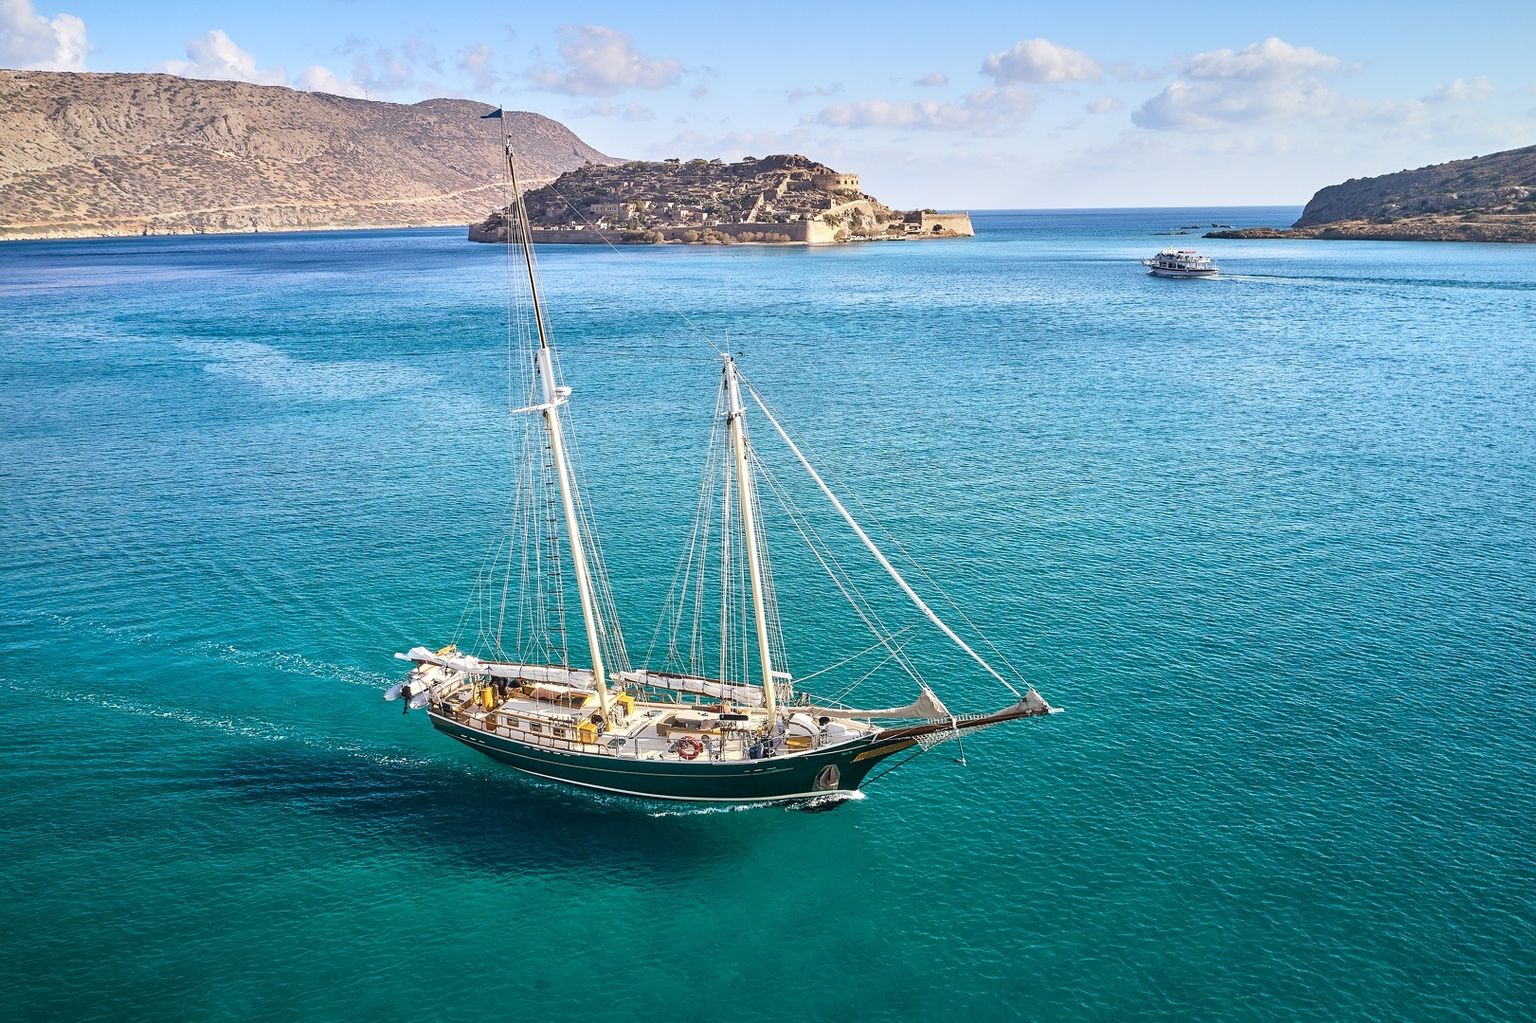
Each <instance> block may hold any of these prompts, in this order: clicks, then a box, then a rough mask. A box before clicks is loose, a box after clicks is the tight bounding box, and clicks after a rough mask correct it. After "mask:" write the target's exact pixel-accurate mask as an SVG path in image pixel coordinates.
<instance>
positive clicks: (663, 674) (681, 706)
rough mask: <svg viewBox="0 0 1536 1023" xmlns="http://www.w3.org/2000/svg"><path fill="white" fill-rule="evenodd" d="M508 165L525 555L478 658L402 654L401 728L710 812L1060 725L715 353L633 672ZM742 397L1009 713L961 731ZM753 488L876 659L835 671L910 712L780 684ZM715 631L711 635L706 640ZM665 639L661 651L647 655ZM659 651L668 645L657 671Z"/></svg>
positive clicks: (485, 599) (774, 605) (782, 668)
mask: <svg viewBox="0 0 1536 1023" xmlns="http://www.w3.org/2000/svg"><path fill="white" fill-rule="evenodd" d="M504 152H505V157H506V171H507V174H508V177H509V182H510V186H511V194H512V200H511V204H510V207H509V210H508V213H509V214H510V215H511V219H512V220H514V221H515V224H514V225H513V229H509V231H508V233H507V245H508V247H509V249H513V250H514V251H515V252H517V253H518V254H520V256H521V259H520V261H518V262H520V265H521V267H522V269H523V270H525V271H526V277H527V285H528V296H529V298H530V300H531V301H530V305H531V317H521V316H520V317H519V320H518V322H520V323H522V324H524V325H525V327H526V329H524V330H523V331H522V337H523V339H524V345H523V347H522V350H521V352H520V353H519V354H518V355H517V357H516V359H515V361H516V363H517V365H518V366H519V367H520V370H521V372H522V374H523V382H524V386H525V390H526V393H527V394H528V398H527V403H526V404H524V405H522V406H521V407H518V408H516V409H514V410H513V411H514V412H515V413H517V414H519V415H520V416H521V417H522V422H523V423H524V426H525V428H524V431H523V444H522V453H521V457H520V460H519V463H518V464H519V469H518V473H517V476H518V486H517V488H516V502H515V504H514V508H513V523H514V528H513V530H512V532H513V533H514V534H516V536H515V539H516V543H513V542H511V539H509V540H508V542H506V543H505V544H504V546H503V547H502V548H500V553H499V554H498V555H497V556H496V557H494V558H492V559H491V561H492V567H499V568H500V570H501V571H499V572H496V571H492V570H491V569H490V568H488V569H486V570H485V571H482V573H481V576H480V579H479V584H480V585H479V586H478V587H477V596H476V598H475V604H476V607H477V608H478V610H479V620H480V621H481V622H485V621H490V622H492V623H493V624H492V625H491V626H490V627H489V628H483V629H482V631H481V634H480V636H479V642H478V646H477V649H476V651H470V650H464V649H460V647H459V646H458V644H457V642H455V643H451V644H449V645H447V646H443V647H438V648H435V649H434V648H431V647H427V646H416V647H413V648H412V649H410V650H409V651H406V652H404V653H398V654H396V655H395V656H396V657H397V658H399V659H401V660H403V661H408V662H410V663H411V665H412V667H411V669H410V671H409V674H408V675H407V676H406V677H405V679H404V680H403V681H401V682H400V683H399V684H397V685H395V686H393V687H391V688H390V689H389V691H388V692H387V693H386V694H385V695H386V698H388V699H391V700H396V699H399V700H404V701H406V709H407V711H409V710H411V709H422V708H424V709H425V710H426V712H427V717H428V718H429V720H430V721H431V723H432V726H433V727H434V728H436V729H437V730H438V731H439V732H441V733H443V734H444V735H446V736H448V737H450V738H452V739H455V740H457V741H459V742H461V743H463V744H464V745H466V746H469V747H470V748H472V749H475V750H478V751H479V752H481V753H483V754H485V755H487V756H489V757H491V758H493V759H494V760H497V761H500V762H501V763H503V764H506V765H508V766H510V767H512V768H515V769H517V770H519V771H522V772H524V773H526V774H529V775H533V776H536V777H539V778H543V779H546V780H548V781H552V782H558V783H562V784H565V785H570V786H576V787H580V788H583V789H591V790H597V791H600V792H606V793H618V794H622V795H625V796H632V797H639V798H643V799H658V800H681V801H695V802H709V803H714V802H726V803H732V802H735V803H745V802H786V801H803V802H809V801H821V800H826V799H829V798H830V799H836V798H839V797H846V796H847V795H848V794H850V793H853V792H855V791H856V790H858V789H859V787H860V786H861V785H862V784H864V783H865V782H866V780H868V779H870V778H871V776H872V772H875V770H876V769H877V768H880V769H881V771H882V773H883V772H884V771H888V770H890V769H892V768H893V767H894V766H899V765H900V763H902V762H905V760H906V759H907V758H909V757H911V756H915V755H916V754H918V753H921V752H924V751H926V750H929V749H932V748H933V747H935V746H937V745H939V744H941V743H945V742H948V741H960V740H962V737H963V736H966V735H969V734H972V733H975V732H978V731H980V730H982V729H985V728H991V727H993V726H997V725H1002V724H1005V723H1008V722H1013V721H1017V720H1021V719H1027V718H1035V717H1043V716H1045V715H1048V714H1050V713H1053V712H1054V708H1052V707H1051V706H1050V705H1048V704H1047V703H1046V702H1045V700H1044V699H1042V698H1041V697H1040V695H1039V694H1038V693H1037V692H1036V691H1035V689H1034V688H1033V687H1032V686H1030V685H1029V684H1028V683H1026V682H1023V681H1022V679H1018V678H1017V677H1016V678H1015V681H1010V680H1009V678H1007V677H1006V676H1004V674H1003V673H1002V672H1001V671H999V670H998V669H996V668H994V667H993V665H992V663H991V662H989V661H988V660H987V659H985V658H984V657H983V656H982V655H981V654H980V653H978V652H977V650H976V649H975V648H974V646H973V645H972V644H971V643H968V642H967V641H966V640H965V639H964V638H962V637H961V635H960V634H959V633H957V632H956V631H955V630H954V629H952V628H951V627H950V625H949V624H948V623H946V622H945V621H944V620H943V619H942V618H941V617H940V616H939V615H938V613H937V612H936V611H935V610H934V609H933V608H932V607H931V606H930V605H929V603H928V602H927V601H925V600H924V598H923V597H922V596H921V595H919V593H918V592H917V590H916V589H915V588H914V587H913V586H912V585H911V584H910V583H909V582H908V581H907V579H906V578H905V577H904V576H903V575H902V574H901V573H900V572H899V571H898V569H897V567H896V565H895V564H894V563H893V562H892V561H891V560H890V559H889V558H888V557H887V556H886V554H885V553H884V552H883V551H882V550H881V548H880V547H879V546H878V545H877V544H876V542H875V540H874V539H873V538H872V537H871V536H870V534H869V533H868V532H867V531H866V530H865V528H864V527H863V526H861V525H860V523H859V522H858V521H856V519H855V518H854V516H853V514H852V513H851V512H850V511H849V509H848V507H847V505H846V504H845V503H844V502H843V501H842V500H841V499H840V498H839V496H838V495H837V494H836V493H835V492H834V491H833V489H832V487H831V486H830V485H829V484H828V483H827V481H826V479H825V478H824V476H823V475H822V473H821V472H819V471H818V470H817V468H816V466H815V465H814V464H813V462H812V459H811V458H810V456H809V455H808V454H807V453H806V451H805V449H804V446H803V444H802V443H798V442H797V441H796V439H795V436H796V435H795V434H794V433H793V432H792V431H791V430H790V429H789V428H788V427H787V426H786V425H784V423H783V422H781V420H780V418H779V417H778V416H776V415H775V414H774V413H773V411H772V410H771V408H770V406H769V404H768V403H767V401H766V400H765V399H763V397H762V396H761V394H760V393H759V392H758V391H757V389H756V388H755V387H753V386H752V384H751V383H750V381H748V380H747V378H746V376H745V375H744V374H743V373H742V371H741V369H740V367H739V366H738V365H737V363H736V360H735V359H734V358H732V357H731V356H730V355H729V354H728V353H723V352H722V353H719V354H720V364H721V372H720V383H719V388H718V391H717V393H716V402H715V417H714V428H713V431H712V434H711V439H710V444H709V448H708V453H707V455H706V458H705V472H704V482H703V485H702V486H701V488H700V499H699V505H698V511H697V514H696V515H695V517H694V523H693V528H692V532H691V534H690V536H689V537H688V541H687V543H686V544H685V545H684V552H683V554H682V556H681V558H680V559H679V564H678V570H677V573H676V576H675V577H674V581H673V585H672V589H671V592H670V593H669V595H668V599H667V601H666V608H665V610H664V611H663V615H662V623H661V625H659V626H658V629H657V636H658V640H653V643H652V651H651V654H650V655H648V658H651V657H659V663H658V661H656V660H649V659H648V661H647V662H646V663H647V664H648V665H650V666H649V667H647V666H640V667H636V666H632V665H631V664H630V661H629V656H628V652H627V649H626V646H625V642H624V634H623V631H622V630H621V628H620V625H619V620H618V613H617V607H616V603H615V601H614V598H613V591H612V588H611V586H610V584H609V582H608V573H607V570H606V567H605V564H604V556H603V549H602V546H601V544H600V543H598V541H597V533H596V530H595V528H594V521H593V516H592V512H591V509H590V507H589V506H588V505H587V503H586V501H585V500H584V498H583V487H582V485H581V476H580V473H579V471H578V466H577V458H576V452H575V445H574V443H573V439H574V438H573V434H572V430H571V421H570V407H571V402H572V389H571V388H570V387H569V386H567V385H566V384H565V383H564V382H563V379H562V377H561V375H560V368H559V360H558V359H557V357H556V352H555V346H554V343H553V339H552V337H551V334H550V330H549V325H548V320H547V316H546V311H545V308H544V301H543V298H542V296H541V292H540V285H539V274H538V272H537V269H536V261H535V253H534V246H533V242H532V236H531V233H530V227H529V221H528V213H527V209H526V208H525V206H524V204H523V198H522V191H521V189H520V188H519V187H518V181H517V163H516V159H515V157H514V152H513V145H512V137H511V135H510V133H506V134H505V135H504ZM514 233H515V239H514ZM509 265H510V264H509ZM517 276H519V277H521V276H522V274H520V273H519V274H518V275H517ZM509 357H511V356H509ZM749 400H750V402H751V407H752V408H753V409H755V410H756V412H757V413H758V414H760V415H761V416H762V422H764V423H766V424H767V426H769V427H771V429H772V432H773V434H774V435H776V436H777V437H778V439H779V440H780V441H782V442H783V445H784V446H785V447H786V448H787V450H788V452H789V453H790V455H791V456H792V457H793V462H794V463H796V464H797V465H798V466H799V468H800V469H802V470H804V471H805V473H806V474H807V475H808V476H809V479H810V482H811V483H813V484H814V491H812V492H813V493H814V492H819V493H820V495H821V496H823V497H824V498H825V499H826V500H827V501H828V502H829V503H830V506H831V510H832V511H835V513H836V516H835V518H834V517H833V516H832V515H831V512H827V513H826V514H825V517H826V518H833V520H834V521H836V520H839V519H840V520H841V522H842V523H845V524H846V525H847V526H848V527H849V528H850V529H851V530H852V532H853V535H854V537H856V538H857V539H858V541H859V543H860V544H861V545H862V546H863V547H864V548H865V549H866V550H867V551H868V552H869V554H870V555H872V556H873V558H874V560H875V563H876V565H878V567H879V568H880V569H881V570H882V571H883V573H884V575H885V576H886V577H888V578H889V579H890V580H892V581H893V582H894V583H895V584H896V586H897V588H898V589H899V590H900V591H901V593H902V594H903V595H904V596H905V597H906V598H907V600H909V601H910V602H911V603H912V605H913V606H914V607H915V608H916V609H917V610H918V611H919V612H921V618H922V620H925V621H926V622H928V623H929V624H930V625H931V626H933V627H934V628H936V629H937V630H938V631H939V632H940V633H941V634H942V635H943V636H944V637H946V638H947V639H948V640H949V641H951V642H952V643H954V644H955V645H956V647H957V648H958V650H959V651H961V652H963V653H964V654H965V655H966V656H967V657H968V658H969V663H972V664H974V665H976V666H977V667H978V668H979V669H980V670H981V672H982V673H983V674H984V675H985V676H986V677H988V678H990V679H991V680H992V681H994V682H997V683H1000V684H1001V685H1002V686H1003V687H1004V688H1006V689H1007V690H1008V691H1009V692H1010V693H1011V696H1012V699H1011V702H1009V703H1008V704H1007V705H1006V706H1003V707H1001V708H999V709H996V710H992V711H987V712H980V713H960V714H957V713H954V712H952V711H951V710H950V709H949V708H948V707H946V706H945V704H944V703H943V702H942V701H941V700H940V698H939V696H938V695H937V693H936V692H935V691H934V690H933V689H932V688H931V687H930V686H929V684H928V683H927V681H926V680H925V679H924V676H923V674H922V672H921V670H920V669H919V666H918V665H917V664H916V663H914V660H913V657H912V656H911V654H910V653H909V652H908V643H909V642H910V638H911V637H909V636H907V635H906V634H905V633H906V631H907V630H908V629H911V628H913V627H915V626H914V625H908V626H907V627H906V628H904V629H902V630H896V629H893V628H891V627H888V626H887V625H886V624H885V622H884V621H883V619H882V617H881V614H880V611H879V608H878V607H877V606H875V605H874V604H873V603H872V602H871V601H869V600H867V599H865V598H864V596H863V594H862V591H861V590H860V588H859V586H858V585H857V583H856V582H855V580H854V578H853V577H852V575H851V574H850V573H849V571H848V569H846V568H845V567H844V566H843V564H842V561H841V560H840V559H839V556H838V554H837V553H836V551H835V550H834V549H833V548H832V546H830V545H829V544H828V542H827V541H826V540H825V539H824V538H823V537H821V535H820V533H819V531H818V530H817V529H816V528H815V525H814V523H813V522H812V519H811V516H809V515H808V514H806V513H805V511H804V510H803V509H801V508H800V507H799V506H798V505H797V504H795V503H794V499H793V497H792V496H790V495H789V493H788V488H787V487H785V486H784V485H783V484H782V483H781V482H780V481H779V480H778V478H777V477H776V476H775V475H774V474H773V473H772V472H771V470H770V469H769V468H768V466H767V464H766V463H764V462H763V461H762V460H761V459H760V457H759V453H758V451H757V449H756V448H755V447H754V445H753V444H752V443H751V438H750V434H749V429H748V408H749V405H748V402H749ZM763 484H766V485H767V487H768V488H769V489H770V490H771V491H772V492H773V493H774V495H775V496H776V497H778V498H779V499H780V501H781V503H782V504H784V506H785V510H786V512H787V516H788V519H789V521H790V522H791V523H792V524H793V526H794V528H795V530H796V531H797V532H799V533H800V535H801V538H802V539H803V540H805V541H806V543H807V544H808V545H809V546H810V548H811V550H812V553H813V554H814V555H815V559H816V560H817V561H818V562H819V563H820V565H821V567H822V568H823V569H824V570H825V571H826V572H827V573H828V575H829V576H830V577H831V579H832V581H833V582H834V583H836V585H837V589H838V590H840V591H841V593H842V595H843V596H844V597H845V598H846V599H847V600H848V601H849V603H850V604H851V605H852V606H853V608H854V610H855V611H856V612H857V613H858V617H859V618H860V619H861V620H862V621H863V622H864V624H865V625H866V626H867V627H868V628H869V630H870V631H871V633H872V634H873V636H874V640H875V642H874V643H873V644H872V645H871V646H870V647H869V648H867V649H866V650H865V651H863V652H861V653H859V654H855V655H852V657H850V658H848V659H846V660H847V661H849V662H852V661H856V660H857V658H859V657H862V656H865V655H869V656H878V655H883V656H882V658H881V661H880V664H879V665H877V667H880V666H882V665H888V664H894V665H895V666H896V667H897V668H899V669H901V671H903V672H904V673H905V675H906V676H907V677H909V678H910V679H911V680H912V682H913V683H914V685H915V686H916V689H917V692H916V696H915V698H914V699H912V701H911V702H910V703H908V704H906V705H904V706H899V707H888V708H878V709H860V708H858V707H853V706H849V705H847V704H846V703H844V702H843V700H842V699H841V698H826V697H818V696H815V695H812V694H811V693H810V692H808V691H806V690H805V689H804V688H802V685H801V683H803V682H805V681H808V680H809V678H810V676H807V678H806V679H796V678H795V677H794V676H793V675H792V674H791V673H790V671H789V670H788V663H789V662H788V651H789V649H790V646H791V644H790V642H789V641H788V637H787V636H786V632H785V623H784V621H783V620H782V618H781V616H780V614H779V601H778V595H777V589H776V587H775V585H774V582H773V572H772V562H771V559H770V557H769V553H768V543H767V538H766V535H765V532H764V529H763V518H764V516H763V512H762V505H761V502H760V494H761V486H762V485H763ZM807 488H809V485H807ZM871 571H872V568H871ZM498 577H499V581H498ZM572 588H574V590H575V592H576V596H577V600H578V603H579V606H580V618H581V624H582V628H583V632H584V635H585V640H586V650H585V653H586V659H587V663H585V664H579V663H572V662H573V660H575V658H573V657H572V655H571V651H570V647H569V644H568V643H567V637H566V613H565V610H566V594H567V591H568V590H569V589H572ZM961 613H962V614H963V612H961ZM509 619H511V620H512V625H511V627H510V628H509ZM966 621H967V623H968V622H969V619H966ZM715 626H718V631H717V633H716V634H715V635H712V636H711V635H709V634H708V633H710V632H711V631H713V630H714V627H715ZM663 633H665V640H666V642H665V644H664V645H663V644H661V643H659V642H658V641H659V639H660V638H661V637H662V634H663ZM658 646H664V653H663V654H661V655H658V654H657V653H656V648H657V647H658ZM993 649H994V650H995V648H993ZM997 656H1001V655H1000V654H998V655H997ZM832 667H834V668H836V667H838V665H833V666H832ZM829 670H830V669H824V671H829ZM1010 670H1011V669H1010ZM813 674H815V675H822V674H823V672H815V673H813ZM870 674H872V672H870ZM866 677H867V675H866ZM1016 682H1017V684H1016ZM849 688H851V687H849ZM846 692H847V688H845V689H844V692H843V693H842V694H840V696H842V695H846ZM903 754H905V756H903V757H902V759H901V760H897V761H892V758H893V757H897V756H898V755H903Z"/></svg>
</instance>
